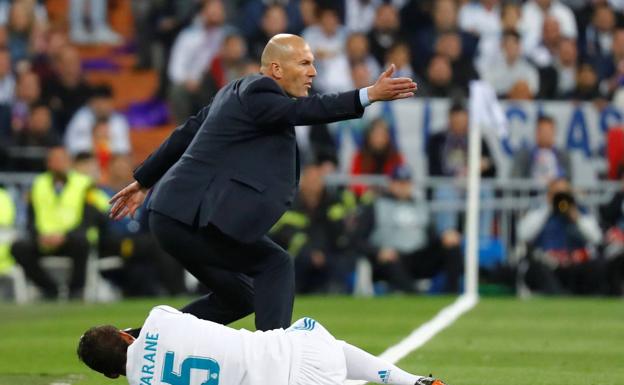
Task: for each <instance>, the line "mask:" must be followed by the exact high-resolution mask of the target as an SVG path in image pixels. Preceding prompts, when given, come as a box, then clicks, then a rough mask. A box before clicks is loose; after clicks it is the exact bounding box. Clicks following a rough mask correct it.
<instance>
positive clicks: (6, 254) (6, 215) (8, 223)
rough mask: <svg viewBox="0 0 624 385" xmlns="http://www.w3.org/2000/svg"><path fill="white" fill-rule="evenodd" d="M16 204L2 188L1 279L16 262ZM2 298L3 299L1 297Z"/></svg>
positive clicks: (0, 188)
mask: <svg viewBox="0 0 624 385" xmlns="http://www.w3.org/2000/svg"><path fill="white" fill-rule="evenodd" d="M16 211H17V210H16V207H15V202H14V201H13V197H11V194H9V192H8V191H7V190H5V189H4V188H2V186H0V234H1V235H3V236H2V237H0V277H2V276H3V275H6V274H8V273H9V272H10V271H11V269H12V268H13V265H15V261H14V260H13V257H12V256H11V242H10V241H7V240H8V239H10V238H11V237H10V234H11V233H12V232H13V231H15V213H16ZM0 294H1V293H0ZM0 298H1V297H0Z"/></svg>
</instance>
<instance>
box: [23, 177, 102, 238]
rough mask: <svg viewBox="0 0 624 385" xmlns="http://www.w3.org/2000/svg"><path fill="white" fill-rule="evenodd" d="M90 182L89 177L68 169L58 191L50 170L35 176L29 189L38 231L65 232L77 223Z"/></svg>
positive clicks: (40, 232) (77, 224)
mask: <svg viewBox="0 0 624 385" xmlns="http://www.w3.org/2000/svg"><path fill="white" fill-rule="evenodd" d="M91 185H92V180H91V178H89V177H88V176H86V175H82V174H79V173H76V172H72V171H70V172H69V173H68V174H67V181H66V182H65V185H64V186H63V189H62V190H61V191H60V193H59V194H57V193H56V191H55V190H54V180H53V177H52V174H51V173H49V172H45V173H43V174H41V175H39V176H37V177H36V178H35V180H34V182H33V186H32V191H31V202H32V205H33V210H34V213H35V229H36V230H37V232H38V233H39V234H43V235H45V234H66V233H68V232H70V231H71V230H74V229H75V228H77V227H78V226H80V223H81V222H82V217H83V213H84V206H85V202H86V198H87V196H86V195H87V192H88V190H89V188H90V187H91Z"/></svg>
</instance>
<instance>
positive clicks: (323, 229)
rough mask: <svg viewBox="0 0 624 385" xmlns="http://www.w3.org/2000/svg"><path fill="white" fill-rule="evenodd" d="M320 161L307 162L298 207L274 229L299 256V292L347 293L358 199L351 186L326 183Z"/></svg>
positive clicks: (275, 237)
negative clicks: (334, 186)
mask: <svg viewBox="0 0 624 385" xmlns="http://www.w3.org/2000/svg"><path fill="white" fill-rule="evenodd" d="M320 160H321V159H315V160H314V161H313V162H311V163H309V164H307V165H306V166H305V167H304V169H303V171H302V173H301V183H300V188H299V193H298V194H297V197H296V198H295V202H294V203H293V206H292V208H291V209H290V210H288V211H287V212H286V213H285V214H284V215H283V216H282V218H281V219H280V220H279V221H278V222H277V223H276V224H275V225H274V226H273V228H272V229H271V231H270V233H269V235H270V236H271V238H272V239H273V240H275V241H276V242H277V243H278V244H280V245H281V246H282V247H283V248H284V249H286V250H288V251H289V253H290V254H291V255H293V256H295V275H296V280H295V282H296V285H297V291H298V292H299V293H312V292H327V291H338V292H344V291H345V286H346V280H347V276H348V274H349V273H350V272H352V271H353V268H354V257H355V256H354V255H353V250H354V248H353V247H352V246H353V241H354V240H355V238H354V237H355V231H356V227H355V219H356V218H355V217H356V214H357V199H356V198H355V196H354V195H353V193H352V192H350V191H349V190H339V191H338V192H336V193H334V192H332V191H330V190H329V189H328V188H326V186H325V182H324V176H325V172H324V167H323V165H322V162H321V161H320Z"/></svg>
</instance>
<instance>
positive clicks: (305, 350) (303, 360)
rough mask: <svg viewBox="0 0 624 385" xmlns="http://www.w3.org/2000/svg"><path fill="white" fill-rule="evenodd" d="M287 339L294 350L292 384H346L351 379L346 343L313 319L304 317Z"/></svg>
mask: <svg viewBox="0 0 624 385" xmlns="http://www.w3.org/2000/svg"><path fill="white" fill-rule="evenodd" d="M286 336H288V338H289V339H290V341H291V344H292V348H293V357H292V366H291V372H290V380H289V385H342V383H343V382H344V381H345V379H346V378H347V365H346V362H345V356H344V352H343V350H342V342H340V341H337V340H336V339H335V338H334V336H332V335H331V334H329V332H328V331H327V329H325V328H324V327H323V325H321V324H320V323H318V322H316V321H315V320H313V319H312V318H307V317H306V318H301V319H300V320H298V321H297V322H295V323H294V324H292V325H291V326H290V327H289V328H288V329H286Z"/></svg>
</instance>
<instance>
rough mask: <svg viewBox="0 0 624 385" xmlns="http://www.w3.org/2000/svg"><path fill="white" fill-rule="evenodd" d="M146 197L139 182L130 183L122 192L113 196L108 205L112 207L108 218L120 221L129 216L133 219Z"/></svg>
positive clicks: (145, 191)
mask: <svg viewBox="0 0 624 385" xmlns="http://www.w3.org/2000/svg"><path fill="white" fill-rule="evenodd" d="M146 196H147V189H145V188H143V187H141V185H140V184H139V182H136V181H135V182H132V183H130V184H129V185H127V186H126V187H124V189H123V190H121V191H119V192H118V193H117V194H115V195H114V196H113V197H112V198H111V199H110V201H109V202H108V203H110V204H112V205H113V206H112V207H111V209H110V213H109V216H110V217H111V218H112V219H115V220H118V219H122V218H123V217H125V216H126V215H128V214H130V217H131V218H134V214H135V213H136V211H137V209H138V208H139V207H141V205H142V204H143V202H144V201H145V197H146Z"/></svg>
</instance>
